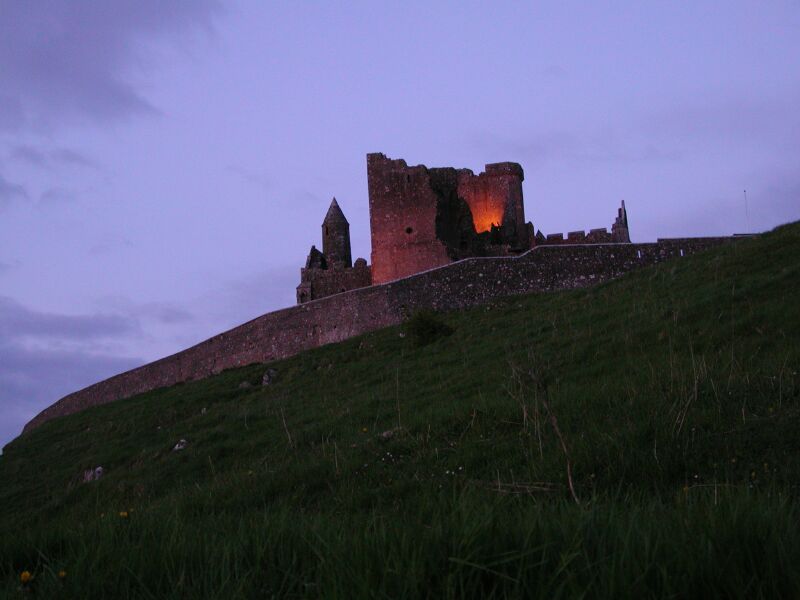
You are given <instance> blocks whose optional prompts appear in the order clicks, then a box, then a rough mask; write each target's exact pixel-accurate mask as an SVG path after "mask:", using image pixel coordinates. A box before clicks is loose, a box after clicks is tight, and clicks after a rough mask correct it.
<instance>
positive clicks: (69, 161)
mask: <svg viewBox="0 0 800 600" xmlns="http://www.w3.org/2000/svg"><path fill="white" fill-rule="evenodd" d="M9 157H10V158H11V159H13V160H16V161H19V162H24V163H27V164H29V165H32V166H34V167H38V168H40V169H52V168H54V167H56V166H62V165H63V166H67V167H87V168H97V167H98V165H97V163H96V162H94V161H93V160H92V159H90V158H89V157H87V156H85V155H84V154H81V153H80V152H78V151H77V150H73V149H70V148H56V149H54V150H42V149H39V148H36V147H35V146H31V145H29V144H20V145H18V146H15V147H14V149H13V150H11V152H10V153H9Z"/></svg>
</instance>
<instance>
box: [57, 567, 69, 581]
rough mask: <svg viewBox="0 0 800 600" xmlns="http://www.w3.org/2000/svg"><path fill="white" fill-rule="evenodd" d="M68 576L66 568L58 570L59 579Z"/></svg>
mask: <svg viewBox="0 0 800 600" xmlns="http://www.w3.org/2000/svg"><path fill="white" fill-rule="evenodd" d="M66 577H67V572H66V571H65V570H63V569H62V570H60V571H59V572H58V578H59V579H66Z"/></svg>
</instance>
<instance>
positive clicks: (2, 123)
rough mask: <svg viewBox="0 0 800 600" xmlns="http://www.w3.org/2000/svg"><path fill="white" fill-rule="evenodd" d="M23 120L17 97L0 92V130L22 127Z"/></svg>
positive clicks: (15, 129)
mask: <svg viewBox="0 0 800 600" xmlns="http://www.w3.org/2000/svg"><path fill="white" fill-rule="evenodd" d="M24 121H25V115H24V113H23V112H22V102H21V101H20V99H19V97H18V96H10V95H8V94H3V93H0V131H8V132H12V133H13V132H16V131H18V130H20V129H22V126H23V124H24Z"/></svg>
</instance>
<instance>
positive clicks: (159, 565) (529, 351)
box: [0, 224, 800, 598]
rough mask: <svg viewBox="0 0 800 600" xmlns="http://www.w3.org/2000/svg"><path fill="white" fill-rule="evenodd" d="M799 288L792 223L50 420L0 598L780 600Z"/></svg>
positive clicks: (27, 457)
mask: <svg viewBox="0 0 800 600" xmlns="http://www.w3.org/2000/svg"><path fill="white" fill-rule="evenodd" d="M798 280H800V225H798V224H792V225H788V226H785V227H782V228H779V229H777V230H775V231H774V232H772V233H769V234H767V235H765V236H763V237H761V238H758V239H750V240H742V241H740V242H737V243H736V244H733V245H730V246H728V247H724V248H719V249H717V250H714V251H710V252H707V253H704V254H701V255H697V256H693V257H687V258H684V259H680V260H675V261H672V262H668V263H665V264H662V265H660V266H658V267H656V268H650V269H645V270H642V271H639V272H637V273H634V274H631V275H628V276H626V277H624V278H622V279H620V280H617V281H614V282H611V283H608V284H605V285H601V286H598V287H595V288H592V289H587V290H579V291H572V292H565V293H557V294H541V295H530V296H524V297H512V298H508V299H505V300H503V301H498V302H495V303H493V304H491V305H488V306H484V307H480V308H478V309H474V310H470V311H466V312H459V313H449V314H444V315H434V316H431V315H419V316H417V317H415V318H414V319H412V322H410V323H408V324H406V325H405V326H404V327H402V328H390V329H386V330H383V331H379V332H376V333H374V334H369V335H366V336H362V337H359V338H355V339H352V340H349V341H347V342H344V343H341V344H336V345H331V346H326V347H323V348H319V349H317V350H314V351H311V352H306V353H304V354H301V355H299V356H296V357H294V358H291V359H287V360H283V361H279V362H276V363H273V364H271V365H270V368H272V369H274V371H275V376H274V381H273V383H271V384H270V385H268V386H262V385H261V378H262V376H263V374H264V372H265V370H266V368H267V367H266V366H265V365H253V366H250V367H245V368H242V369H237V370H231V371H226V372H224V373H222V374H221V375H219V376H217V377H213V378H210V379H207V380H204V381H198V382H193V383H187V384H183V385H179V386H175V387H173V388H169V389H162V390H157V391H154V392H151V393H147V394H143V395H141V396H137V397H135V398H132V399H129V400H125V401H121V402H116V403H112V404H109V405H105V406H101V407H97V408H94V409H91V410H87V411H85V412H83V413H80V414H76V415H72V416H69V417H65V418H61V419H55V420H53V421H50V422H48V423H45V424H44V425H42V426H41V427H40V428H38V429H36V430H34V431H33V432H32V433H30V434H29V435H26V436H25V437H23V438H20V439H17V440H15V441H14V442H12V443H11V444H9V445H8V446H7V447H6V448H5V449H4V454H3V455H2V457H0V595H2V594H5V595H6V596H7V597H12V598H13V597H41V598H200V597H214V598H271V597H275V598H278V597H281V598H283V597H286V598H306V597H310V598H314V597H323V598H416V597H431V598H505V597H520V598H532V597H542V598H559V597H569V598H572V597H582V596H586V597H615V598H617V597H636V598H641V597H651V596H655V597H662V596H673V597H691V596H701V595H712V596H718V597H748V598H756V597H795V598H796V597H798V596H799V595H800V569H798V565H800V502H798V497H797V491H798V486H799V485H800V435H798V431H800V377H798V371H800V345H798V341H800V291H799V290H800V286H798ZM180 440H185V441H186V447H185V449H183V450H174V449H173V448H174V447H175V445H176V444H177V443H178V442H179V441H180ZM97 466H102V467H103V468H104V470H105V474H104V476H103V477H102V478H101V479H100V480H99V481H94V482H90V483H83V482H82V475H83V472H84V470H86V469H92V468H94V467H97ZM23 571H29V572H30V573H31V576H32V579H31V580H30V581H29V582H28V583H26V584H22V583H21V582H20V574H21V573H22V572H23ZM60 571H64V572H65V573H62V575H64V577H59V572H60Z"/></svg>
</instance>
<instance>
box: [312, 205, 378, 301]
mask: <svg viewBox="0 0 800 600" xmlns="http://www.w3.org/2000/svg"><path fill="white" fill-rule="evenodd" d="M371 284H372V270H371V269H370V267H369V265H368V264H367V261H366V260H364V259H363V258H359V259H357V260H356V262H355V264H353V259H352V255H351V254H350V223H348V222H347V219H346V218H345V216H344V213H343V212H342V209H341V208H339V203H338V202H336V198H334V199H333V201H332V202H331V205H330V208H328V213H327V214H326V215H325V220H324V221H322V252H320V251H319V250H317V248H316V246H311V251H310V252H309V253H308V258H307V259H306V266H305V267H303V268H301V269H300V285H298V286H297V303H298V304H304V303H305V302H310V301H311V300H317V299H319V298H324V297H325V296H330V295H332V294H339V293H341V292H346V291H348V290H352V289H355V288H361V287H366V286H368V285H371Z"/></svg>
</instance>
